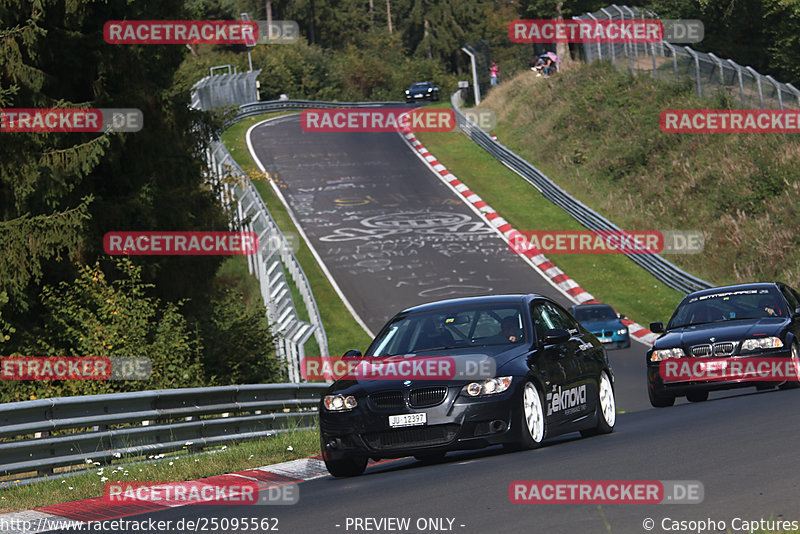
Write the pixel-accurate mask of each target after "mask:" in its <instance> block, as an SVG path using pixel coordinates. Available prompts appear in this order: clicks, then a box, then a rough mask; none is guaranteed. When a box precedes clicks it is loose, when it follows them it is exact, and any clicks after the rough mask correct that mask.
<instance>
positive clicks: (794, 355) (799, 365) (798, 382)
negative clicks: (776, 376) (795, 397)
mask: <svg viewBox="0 0 800 534" xmlns="http://www.w3.org/2000/svg"><path fill="white" fill-rule="evenodd" d="M791 350H792V352H791V356H790V358H791V360H792V365H793V367H794V372H795V374H797V375H798V376H797V377H796V378H794V379H793V380H787V381H786V382H784V383H783V384H781V385H780V386H778V387H779V388H781V389H794V388H798V387H800V350H798V348H797V341H792V349H791Z"/></svg>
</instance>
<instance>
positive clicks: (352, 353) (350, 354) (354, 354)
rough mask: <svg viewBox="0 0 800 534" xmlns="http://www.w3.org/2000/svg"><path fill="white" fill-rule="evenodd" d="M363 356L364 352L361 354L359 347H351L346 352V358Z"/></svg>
mask: <svg viewBox="0 0 800 534" xmlns="http://www.w3.org/2000/svg"><path fill="white" fill-rule="evenodd" d="M361 356H363V354H361V351H360V350H358V349H351V350H348V351H347V352H345V353H344V357H345V358H360V357H361Z"/></svg>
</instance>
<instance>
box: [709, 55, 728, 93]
mask: <svg viewBox="0 0 800 534" xmlns="http://www.w3.org/2000/svg"><path fill="white" fill-rule="evenodd" d="M708 57H710V58H711V59H713V60H714V63H716V64H717V67H719V83H720V85H722V86H723V87H724V86H725V72H724V71H723V68H722V60H721V59H720V58H718V57H717V56H715V55H714V54H712V53H711V52H709V53H708Z"/></svg>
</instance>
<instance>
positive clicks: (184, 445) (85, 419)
mask: <svg viewBox="0 0 800 534" xmlns="http://www.w3.org/2000/svg"><path fill="white" fill-rule="evenodd" d="M327 387H328V386H327V384H262V385H255V384H254V385H243V386H221V387H211V388H186V389H172V390H155V391H137V392H133V393H113V394H107V395H87V396H81V397H60V398H53V399H41V400H34V401H23V402H11V403H6V404H0V438H2V439H0V474H3V475H9V474H16V473H23V472H30V471H36V472H38V473H39V474H40V475H44V474H47V473H52V470H53V469H54V468H56V467H64V466H69V465H77V464H86V463H87V460H88V461H90V462H100V463H108V462H110V461H112V460H113V459H114V458H117V457H123V456H135V455H142V454H147V453H153V452H169V451H176V450H181V449H189V450H193V451H194V450H200V449H203V448H204V447H208V446H212V445H220V444H224V443H231V442H237V441H244V440H249V439H256V438H261V437H265V436H269V435H273V434H277V433H282V432H287V431H290V430H307V429H313V428H314V427H315V425H316V416H317V412H316V409H317V406H318V403H319V399H320V397H321V395H322V393H323V392H324V391H325V389H326V388H327ZM34 436H35V438H34ZM9 438H11V439H10V440H9Z"/></svg>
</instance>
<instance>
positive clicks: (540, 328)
mask: <svg viewBox="0 0 800 534" xmlns="http://www.w3.org/2000/svg"><path fill="white" fill-rule="evenodd" d="M531 319H533V332H534V334H536V340H537V341H539V340H542V339H544V333H545V332H547V331H548V330H550V329H551V328H557V327H556V326H555V324H554V323H553V320H552V319H551V318H550V315H549V314H548V313H547V311H546V310H545V305H544V304H533V305H532V306H531Z"/></svg>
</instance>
